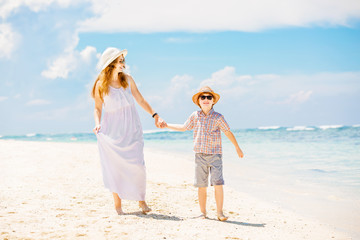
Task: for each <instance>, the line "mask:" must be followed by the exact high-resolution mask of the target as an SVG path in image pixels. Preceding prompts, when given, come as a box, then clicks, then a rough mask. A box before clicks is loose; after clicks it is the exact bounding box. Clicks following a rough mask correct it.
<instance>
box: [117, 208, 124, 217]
mask: <svg viewBox="0 0 360 240" xmlns="http://www.w3.org/2000/svg"><path fill="white" fill-rule="evenodd" d="M115 210H116V212H117V213H118V215H124V214H125V213H124V212H123V210H122V208H121V207H119V208H115Z"/></svg>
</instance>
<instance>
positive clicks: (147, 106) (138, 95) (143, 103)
mask: <svg viewBox="0 0 360 240" xmlns="http://www.w3.org/2000/svg"><path fill="white" fill-rule="evenodd" d="M127 78H128V80H129V83H130V88H131V93H132V95H133V96H134V98H135V100H136V102H137V103H138V104H139V105H140V106H141V107H142V108H143V109H144V110H145V111H146V112H147V113H149V114H150V115H151V116H153V115H154V114H155V111H154V109H152V107H151V106H150V104H149V103H148V102H147V101H146V100H145V98H144V97H143V96H142V95H141V93H140V91H139V89H138V88H137V86H136V84H135V81H134V79H133V78H132V77H131V76H130V75H127ZM154 118H155V126H156V127H164V120H162V119H161V118H160V116H159V114H156V115H155V117H154Z"/></svg>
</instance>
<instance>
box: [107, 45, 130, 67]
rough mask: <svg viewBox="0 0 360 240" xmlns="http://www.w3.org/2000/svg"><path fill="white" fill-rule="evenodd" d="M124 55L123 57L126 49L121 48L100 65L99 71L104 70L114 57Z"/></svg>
mask: <svg viewBox="0 0 360 240" xmlns="http://www.w3.org/2000/svg"><path fill="white" fill-rule="evenodd" d="M121 55H124V57H125V56H126V55H127V50H126V49H124V50H121V51H120V52H118V53H116V54H114V56H112V57H111V58H109V59H108V60H107V61H106V62H105V63H104V64H103V65H102V66H101V71H102V70H104V69H105V68H106V67H107V66H109V64H110V63H112V62H113V61H114V60H115V59H117V58H118V57H119V56H121Z"/></svg>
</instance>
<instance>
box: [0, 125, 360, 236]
mask: <svg viewBox="0 0 360 240" xmlns="http://www.w3.org/2000/svg"><path fill="white" fill-rule="evenodd" d="M232 132H233V133H234V135H235V137H236V139H237V141H238V143H239V146H240V147H241V149H242V150H243V152H244V154H245V157H244V158H243V159H240V158H238V157H237V155H236V151H235V148H234V147H233V145H232V143H231V142H230V141H229V140H228V139H227V138H226V136H225V135H222V139H223V162H224V178H225V184H226V185H228V186H230V187H232V188H235V189H236V190H239V191H241V192H246V193H249V194H251V195H252V196H254V197H257V198H260V199H265V200H266V201H268V202H271V203H272V204H277V205H280V206H281V207H285V208H287V209H290V210H291V211H295V212H300V213H301V214H303V215H304V216H309V217H315V218H317V219H319V220H321V221H325V222H328V223H330V224H332V225H334V224H335V225H336V226H337V227H338V228H339V229H340V230H341V229H343V230H344V231H351V232H353V233H354V235H355V236H360V230H358V229H357V228H358V227H357V225H356V224H355V223H359V222H360V217H359V216H360V125H353V126H342V125H330V126H295V127H281V126H270V127H259V128H253V129H237V130H236V129H234V130H232ZM0 139H11V140H25V141H52V142H93V143H95V142H96V137H95V135H94V134H92V133H66V134H37V133H29V134H26V135H16V136H15V135H14V136H0ZM144 143H145V148H151V149H154V150H156V151H160V152H161V151H165V152H173V153H176V154H179V155H182V156H183V157H184V161H193V158H194V156H193V155H194V153H193V151H192V131H188V132H174V131H167V130H154V131H144ZM145 161H146V159H145ZM226 197H231V196H226V192H225V204H226Z"/></svg>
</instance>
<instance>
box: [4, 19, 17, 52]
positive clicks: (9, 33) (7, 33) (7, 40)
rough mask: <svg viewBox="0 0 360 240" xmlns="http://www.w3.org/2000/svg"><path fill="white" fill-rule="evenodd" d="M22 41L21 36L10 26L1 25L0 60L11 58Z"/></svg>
mask: <svg viewBox="0 0 360 240" xmlns="http://www.w3.org/2000/svg"><path fill="white" fill-rule="evenodd" d="M19 41H20V35H19V34H18V33H16V32H14V31H13V30H12V27H11V25H10V24H7V23H3V24H0V58H3V57H6V58H10V57H11V54H12V52H13V51H14V50H15V47H16V45H17V43H18V42H19Z"/></svg>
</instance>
